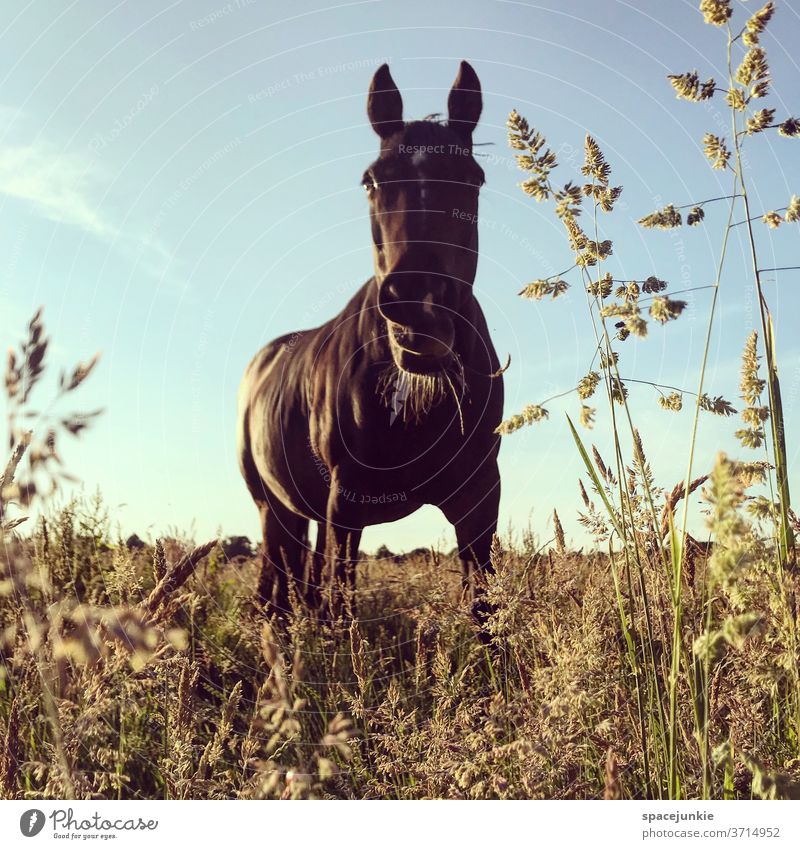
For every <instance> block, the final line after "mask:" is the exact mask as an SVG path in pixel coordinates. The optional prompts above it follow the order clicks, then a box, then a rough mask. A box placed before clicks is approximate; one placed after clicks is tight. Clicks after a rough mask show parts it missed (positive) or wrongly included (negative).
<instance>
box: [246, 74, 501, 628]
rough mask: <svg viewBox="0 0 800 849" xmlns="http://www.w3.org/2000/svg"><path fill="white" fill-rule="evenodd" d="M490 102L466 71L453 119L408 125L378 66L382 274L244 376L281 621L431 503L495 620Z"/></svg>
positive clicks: (496, 443) (262, 594)
mask: <svg viewBox="0 0 800 849" xmlns="http://www.w3.org/2000/svg"><path fill="white" fill-rule="evenodd" d="M482 106H483V103H482V95H481V86H480V82H479V80H478V76H477V74H476V73H475V71H474V69H473V68H472V66H471V65H470V64H469V63H468V62H461V64H460V67H459V71H458V74H457V76H456V79H455V82H454V83H453V85H452V88H451V90H450V93H449V96H448V99H447V110H448V111H447V118H446V120H445V119H443V118H441V117H440V116H437V115H432V116H428V117H427V118H424V119H422V120H416V121H409V122H405V121H404V120H403V101H402V97H401V95H400V92H399V91H398V89H397V86H396V85H395V82H394V80H393V79H392V76H391V73H390V71H389V67H388V65H386V64H384V65H382V66H381V67H380V68H379V69H378V70H377V71H376V72H375V74H374V76H373V79H372V82H371V84H370V87H369V93H368V98H367V115H368V118H369V121H370V124H371V125H372V128H373V130H374V131H375V133H376V134H377V135H378V137H379V139H380V150H379V155H378V157H377V159H376V160H375V161H374V162H373V163H372V164H371V165H370V166H369V167H368V168H367V170H366V171H365V172H364V175H363V177H362V180H361V185H362V186H363V188H364V190H365V193H366V197H367V201H368V204H369V219H370V226H371V230H372V248H373V260H374V263H373V264H374V273H373V275H372V277H370V279H369V280H367V282H366V283H365V284H364V285H363V286H362V287H361V288H360V289H359V290H358V291H357V292H356V293H355V295H354V296H353V297H352V299H351V300H350V302H349V303H348V304H347V305H346V306H345V307H344V309H343V310H342V311H341V312H340V313H339V314H338V315H337V316H335V317H334V318H332V319H331V320H330V321H328V322H326V323H325V324H322V325H321V326H319V327H317V328H314V329H311V330H305V331H298V332H295V333H290V334H287V335H285V336H282V337H280V338H278V339H275V340H274V341H272V342H270V343H269V344H268V345H266V346H265V347H264V348H263V349H262V350H261V351H259V353H258V354H256V356H255V357H254V358H253V360H252V361H251V362H250V364H249V365H248V367H247V369H246V371H245V374H244V377H243V379H242V383H241V387H240V391H239V395H238V425H237V442H238V457H239V464H240V468H241V472H242V475H243V477H244V480H245V483H246V485H247V488H248V490H249V492H250V495H251V496H252V498H253V500H254V501H255V504H256V506H257V508H258V511H259V515H260V519H261V525H262V529H263V546H262V552H261V572H260V578H259V583H258V600H259V603H260V604H261V605H262V606H263V607H264V609H265V610H266V612H267V613H268V614H270V615H277V616H278V617H285V616H286V615H287V612H288V611H289V610H290V604H291V601H292V598H297V599H300V600H301V602H302V603H304V604H308V605H309V606H310V607H311V608H312V609H313V608H317V609H318V610H331V611H332V610H335V609H336V608H335V599H336V598H337V597H338V598H341V593H347V592H349V597H350V598H351V599H352V598H353V591H354V589H355V569H356V560H357V558H358V547H359V542H360V539H361V534H362V532H363V530H364V528H365V527H366V526H368V525H374V524H381V523H384V522H393V521H396V520H398V519H402V518H404V517H405V516H408V515H410V514H411V513H413V512H415V511H416V510H418V509H419V508H420V507H422V506H423V505H430V504H432V505H435V506H436V507H438V508H439V509H440V510H441V511H442V513H443V514H444V516H445V518H446V519H447V521H448V522H449V523H450V524H451V525H453V527H454V529H455V535H456V540H457V544H458V550H459V556H460V559H461V562H462V565H463V584H464V589H465V592H466V593H468V594H469V597H470V599H471V600H472V605H473V607H472V609H473V613H474V615H475V617H476V618H477V619H479V620H481V619H485V617H486V615H487V610H488V605H487V604H486V602H485V600H484V598H483V593H482V588H483V586H484V585H485V580H482V578H481V576H482V575H483V576H485V574H486V573H490V572H492V571H493V569H492V563H491V557H490V548H491V545H492V540H493V538H494V534H495V532H496V529H497V514H498V505H499V499H500V475H499V471H498V466H497V455H498V452H499V447H500V437H499V436H498V434H497V433H496V428H497V426H498V425H499V423H500V421H501V417H502V408H503V378H502V371H503V369H502V368H501V367H500V363H499V361H498V358H497V354H496V352H495V349H494V347H493V345H492V341H491V338H490V335H489V330H488V327H487V324H486V320H485V318H484V314H483V312H482V310H481V307H480V306H479V304H478V301H477V300H476V298H475V294H474V291H473V283H474V280H475V273H476V269H477V262H478V194H479V191H480V188H481V186H482V185H483V183H484V172H483V169H482V168H481V167H480V165H479V164H478V162H477V161H476V159H475V156H474V154H473V142H472V134H473V131H474V129H475V126H476V125H477V123H478V119H479V117H480V114H481V110H482ZM310 522H316V523H317V537H316V545H315V549H314V552H313V555H312V556H311V557H309V556H307V553H308V546H309V539H308V530H309V523H310ZM323 587H324V588H325V593H324V594H323V593H322V589H323ZM336 587H338V590H335V589H334V588H336ZM348 588H349V589H348ZM292 592H294V593H295V595H294V596H292ZM337 592H338V593H339V595H338V596H337ZM338 609H339V615H340V614H341V607H339V608H338ZM350 610H351V611H352V608H350Z"/></svg>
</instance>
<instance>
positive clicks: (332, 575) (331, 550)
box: [325, 521, 363, 619]
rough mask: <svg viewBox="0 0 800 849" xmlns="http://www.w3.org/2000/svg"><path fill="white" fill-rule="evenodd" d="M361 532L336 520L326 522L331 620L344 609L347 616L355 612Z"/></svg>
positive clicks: (327, 591) (327, 604)
mask: <svg viewBox="0 0 800 849" xmlns="http://www.w3.org/2000/svg"><path fill="white" fill-rule="evenodd" d="M362 531H363V529H362V528H349V527H346V526H344V525H342V524H338V523H337V522H336V521H328V523H327V533H326V537H325V546H326V550H325V560H326V562H327V575H326V579H327V587H326V596H327V598H326V602H325V606H326V608H327V611H328V615H329V616H330V618H331V619H337V618H338V617H339V615H340V614H341V613H342V612H344V613H345V614H347V615H348V616H349V615H351V614H354V613H355V595H354V594H355V589H356V563H357V561H358V546H359V544H360V543H361V534H362ZM346 600H349V602H350V605H351V607H350V609H346V605H345V604H344V602H345V601H346Z"/></svg>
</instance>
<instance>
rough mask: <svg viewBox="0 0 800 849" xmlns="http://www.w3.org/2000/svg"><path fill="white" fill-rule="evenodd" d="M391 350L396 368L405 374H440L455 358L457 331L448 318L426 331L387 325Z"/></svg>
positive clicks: (398, 325)
mask: <svg viewBox="0 0 800 849" xmlns="http://www.w3.org/2000/svg"><path fill="white" fill-rule="evenodd" d="M387 326H388V330H389V347H390V348H391V351H392V357H393V358H394V361H395V362H396V363H397V365H398V366H399V367H400V368H401V369H403V370H404V371H410V372H414V373H417V374H427V373H430V372H434V371H440V370H441V369H442V368H443V367H444V366H445V365H446V363H447V362H448V361H449V360H451V359H452V358H453V343H454V341H455V330H454V328H453V322H452V321H451V320H450V319H448V320H447V321H445V322H439V323H437V324H436V326H428V327H426V328H425V329H424V330H417V329H415V328H411V327H406V326H404V325H401V324H397V323H395V322H393V321H388V322H387Z"/></svg>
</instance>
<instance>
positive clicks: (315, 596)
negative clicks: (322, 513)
mask: <svg viewBox="0 0 800 849" xmlns="http://www.w3.org/2000/svg"><path fill="white" fill-rule="evenodd" d="M327 536H328V526H327V525H326V524H325V522H317V544H316V546H315V548H314V554H313V555H312V557H311V559H310V561H309V566H308V580H307V592H306V603H307V604H308V606H309V608H310V609H311V610H318V609H319V606H320V603H321V600H322V582H323V580H324V568H325V547H326V545H327Z"/></svg>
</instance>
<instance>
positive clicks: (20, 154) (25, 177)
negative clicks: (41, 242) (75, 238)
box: [0, 142, 117, 239]
mask: <svg viewBox="0 0 800 849" xmlns="http://www.w3.org/2000/svg"><path fill="white" fill-rule="evenodd" d="M89 171H90V165H89V163H88V162H87V160H86V159H85V158H83V157H80V156H75V155H74V154H63V153H57V152H55V151H53V150H51V149H50V148H49V147H48V146H47V145H46V144H44V143H41V142H36V143H34V144H31V145H26V146H19V147H13V146H7V147H3V148H0V194H4V195H6V196H8V197H12V198H17V199H19V200H23V201H27V202H28V203H30V204H31V205H32V206H33V207H34V208H35V209H36V210H37V211H38V212H39V213H40V214H41V215H43V216H44V217H45V218H48V219H50V220H51V221H58V222H60V223H63V224H69V225H72V226H75V227H78V228H79V229H81V230H83V231H85V232H87V233H90V234H92V235H94V236H99V237H101V238H106V239H107V238H113V237H115V236H116V235H117V233H116V230H115V229H114V228H113V227H112V226H110V225H109V224H108V222H107V221H105V220H104V219H103V217H102V216H101V215H100V214H98V211H97V209H96V207H95V205H94V204H93V203H92V201H91V199H90V191H89V186H88V183H89V180H88V174H89Z"/></svg>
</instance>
